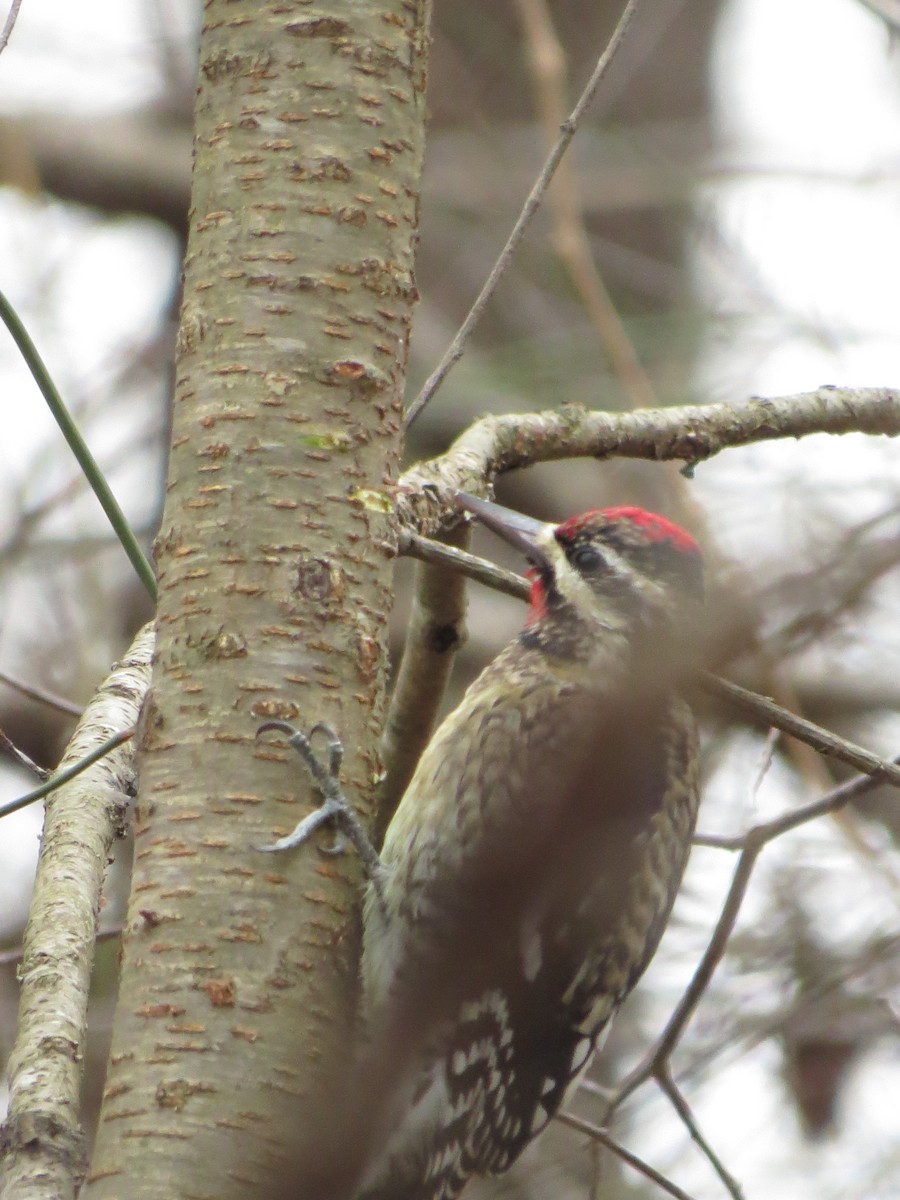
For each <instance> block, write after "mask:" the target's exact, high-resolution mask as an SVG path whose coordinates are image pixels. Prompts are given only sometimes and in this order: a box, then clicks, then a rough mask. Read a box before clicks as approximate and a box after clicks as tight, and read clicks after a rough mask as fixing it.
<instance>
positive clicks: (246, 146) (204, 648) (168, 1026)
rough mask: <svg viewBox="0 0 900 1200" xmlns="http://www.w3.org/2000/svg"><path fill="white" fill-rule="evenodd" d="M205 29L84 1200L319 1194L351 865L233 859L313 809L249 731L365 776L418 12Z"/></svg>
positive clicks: (277, 753) (397, 1)
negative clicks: (172, 377) (148, 646)
mask: <svg viewBox="0 0 900 1200" xmlns="http://www.w3.org/2000/svg"><path fill="white" fill-rule="evenodd" d="M205 14H206V20H205V27H204V30H203V35H202V42H201V62H200V87H199V93H198V101H197V114H196V140H195V167H194V181H193V191H192V210H191V227H190V235H189V242H188V252H187V258H186V264H185V300H184V309H183V312H182V317H181V327H180V340H179V353H178V363H177V382H176V395H175V411H174V423H173V442H172V452H171V462H170V472H169V482H168V494H167V502H166V508H165V513H164V517H163V522H162V528H161V532H160V536H159V539H158V543H157V560H158V568H159V579H160V606H159V619H158V643H157V660H156V664H155V671H154V677H153V684H152V690H151V696H150V700H149V705H148V710H147V714H146V720H145V728H144V736H143V742H142V748H141V762H140V780H141V783H140V801H139V810H138V824H137V838H136V857H135V874H134V883H133V891H132V899H131V904H130V909H129V915H128V926H127V938H126V944H125V956H124V962H123V969H122V981H121V991H120V997H119V1006H118V1012H117V1016H116V1025H115V1032H114V1039H113V1050H112V1056H111V1060H110V1068H109V1076H108V1080H107V1087H106V1094H105V1102H104V1108H103V1112H102V1114H101V1123H100V1131H99V1135H98V1145H97V1150H96V1154H95V1157H94V1162H93V1167H92V1172H91V1185H90V1188H89V1194H90V1195H91V1196H92V1197H104V1198H106V1197H112V1196H117V1197H118V1196H121V1197H124V1196H128V1197H131V1198H134V1197H141V1196H151V1195H152V1196H153V1197H158V1196H160V1195H172V1196H212V1195H215V1196H217V1197H229V1196H232V1197H238V1196H240V1197H241V1198H242V1200H243V1198H246V1197H248V1196H253V1195H263V1194H266V1195H271V1194H273V1191H274V1190H275V1189H276V1188H277V1186H278V1181H279V1178H280V1175H281V1172H282V1171H283V1169H284V1166H285V1163H286V1162H287V1161H290V1163H291V1171H292V1173H294V1178H293V1180H292V1188H293V1189H295V1193H294V1194H296V1195H310V1196H312V1195H315V1194H319V1193H318V1189H319V1186H320V1182H321V1180H320V1176H319V1175H318V1174H317V1172H318V1171H319V1169H320V1168H321V1165H322V1164H321V1162H319V1161H316V1160H317V1157H318V1155H319V1152H320V1151H321V1152H323V1153H324V1152H326V1151H327V1148H328V1137H327V1134H326V1130H327V1129H328V1128H329V1119H331V1122H332V1125H331V1127H334V1119H335V1106H336V1105H337V1103H338V1097H339V1094H340V1086H339V1085H340V1081H341V1064H342V1063H343V1062H345V1061H346V1053H347V1050H348V1043H349V1037H348V1033H349V1028H350V1024H351V1018H352V1011H353V1003H354V989H355V977H356V975H355V973H356V961H357V944H356V941H357V939H356V936H355V931H356V919H355V907H356V900H357V896H358V892H359V883H360V880H359V866H358V863H357V861H356V859H355V857H354V856H352V855H345V856H343V857H340V858H327V857H323V856H321V855H319V854H317V853H316V852H315V850H313V849H311V848H305V849H304V850H303V851H300V852H298V853H296V854H293V855H290V856H285V857H283V858H276V859H273V858H271V857H269V856H266V855H263V854H261V853H259V852H258V851H256V850H255V849H254V848H253V847H254V846H255V845H259V844H261V843H267V842H271V841H272V840H273V836H277V835H278V834H281V833H284V832H286V831H287V830H289V829H290V828H291V827H292V826H293V825H294V823H295V821H296V820H297V819H298V818H299V816H300V815H302V813H303V812H304V811H305V810H306V809H307V808H308V807H309V806H310V805H311V804H312V803H314V802H315V801H316V799H317V798H316V797H315V796H314V795H313V793H312V790H311V788H310V785H309V782H308V780H307V779H306V777H305V775H304V772H303V771H302V770H301V768H300V766H299V763H298V762H296V761H295V758H294V756H293V755H292V754H291V753H290V752H288V751H287V750H286V749H285V748H284V745H283V743H279V742H278V741H277V739H276V740H275V742H274V743H273V741H272V740H271V739H270V738H267V739H265V740H264V741H261V742H260V743H258V744H257V743H255V741H254V734H255V730H256V727H257V725H258V724H259V722H260V721H262V720H266V719H269V718H280V719H284V720H288V721H293V722H295V723H297V724H298V725H300V726H303V727H305V728H307V729H308V728H309V727H310V726H312V725H313V724H314V723H316V722H317V721H327V722H329V723H330V724H331V725H333V726H334V728H335V729H336V730H338V731H339V733H340V735H341V737H342V739H343V740H344V743H345V745H346V748H347V754H346V758H345V767H344V772H343V781H344V786H345V789H346V791H347V793H348V795H349V796H350V797H351V799H352V800H353V801H354V802H358V803H359V806H360V809H361V810H362V811H364V812H367V811H368V810H369V807H370V804H371V796H372V792H373V786H374V783H375V782H376V780H377V777H378V776H379V773H380V764H379V761H378V757H377V750H376V746H377V739H378V734H379V732H380V726H381V723H382V720H383V698H384V682H385V674H386V670H385V668H386V661H385V626H386V618H387V613H388V608H389V604H390V596H391V558H392V553H393V544H394V537H395V531H394V529H393V504H392V499H391V489H392V484H393V482H394V480H395V477H396V471H397V466H398V463H399V456H400V411H401V398H402V382H403V370H404V366H405V360H406V346H407V338H408V332H409V324H410V318H411V309H412V303H413V300H414V298H415V285H414V279H413V269H412V247H413V240H414V235H415V230H416V223H417V208H418V193H419V179H420V171H421V162H422V142H423V125H424V79H425V57H426V23H427V3H426V2H425V0H388V2H387V3H378V4H373V3H371V2H368V0H367V2H363V0H357V2H355V3H346V4H342V5H341V6H339V9H336V8H334V6H332V7H331V9H330V11H328V12H326V11H325V9H324V8H314V7H313V6H311V5H310V4H308V3H302V2H300V0H296V2H292V3H287V2H286V3H282V4H277V5H259V4H258V3H256V0H236V2H235V0H231V2H229V0H209V2H208V3H207V5H206V9H205ZM298 1147H299V1148H298ZM305 1151H308V1153H307V1152H305ZM326 1157H327V1154H326ZM304 1173H306V1175H307V1176H308V1177H306V1178H304Z"/></svg>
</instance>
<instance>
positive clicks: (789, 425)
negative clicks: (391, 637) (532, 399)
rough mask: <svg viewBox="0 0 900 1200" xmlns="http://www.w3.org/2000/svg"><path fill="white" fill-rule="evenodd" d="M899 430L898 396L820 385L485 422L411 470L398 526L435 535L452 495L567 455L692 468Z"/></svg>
mask: <svg viewBox="0 0 900 1200" xmlns="http://www.w3.org/2000/svg"><path fill="white" fill-rule="evenodd" d="M854 432H859V433H869V434H883V435H885V436H887V437H896V436H897V435H898V434H900V390H897V389H893V388H837V387H820V388H818V389H817V390H816V391H814V392H803V393H799V394H797V395H794V396H778V397H774V398H772V399H763V398H759V397H757V398H756V399H752V400H748V401H746V402H745V403H743V404H739V405H733V404H705V405H703V404H698V405H689V406H685V407H682V408H662V409H640V410H638V411H636V412H627V413H611V412H597V411H594V410H592V409H591V410H589V409H585V408H579V407H577V406H574V405H564V406H563V407H561V408H559V409H554V410H552V411H550V412H542V413H511V414H507V415H505V416H492V417H484V418H483V419H482V420H480V421H476V422H475V424H474V425H471V426H470V427H469V428H468V429H467V430H466V431H465V432H464V433H463V434H462V435H461V436H460V437H459V438H457V440H456V441H455V442H454V443H453V445H452V446H451V447H450V449H449V450H448V451H447V452H446V454H442V455H440V456H439V457H438V458H433V459H430V460H429V461H427V462H424V463H419V464H418V465H416V466H414V467H412V468H411V469H410V470H409V471H407V472H406V473H405V474H404V475H403V477H402V479H401V482H400V485H399V487H398V496H397V508H398V515H399V517H400V520H401V522H402V523H403V524H404V525H406V526H408V527H409V528H410V529H414V530H416V531H417V532H418V533H423V534H426V535H427V534H433V533H434V532H435V530H437V529H439V528H441V527H442V526H444V525H445V524H446V523H447V514H448V513H449V512H451V511H454V513H455V510H453V508H452V504H451V493H452V492H454V491H456V490H461V491H464V492H465V491H468V492H473V493H475V494H477V495H483V494H484V493H485V490H486V489H487V488H489V487H490V486H491V485H492V484H493V481H494V479H495V477H496V476H497V475H500V474H503V473H504V472H506V471H512V470H516V469H517V468H520V467H530V466H533V465H534V464H535V463H539V462H554V461H558V460H560V459H567V458H601V459H603V458H610V457H612V456H614V455H615V456H618V457H625V458H641V459H649V460H650V461H653V462H663V461H669V460H678V459H680V460H681V461H683V462H685V463H687V464H689V465H693V464H696V463H699V462H702V461H704V460H705V459H708V458H712V457H713V456H714V455H716V454H718V453H719V452H720V451H722V450H725V449H727V448H729V447H731V446H745V445H748V444H750V443H752V442H763V441H772V440H775V439H778V438H798V437H805V436H806V435H808V434H811V433H854Z"/></svg>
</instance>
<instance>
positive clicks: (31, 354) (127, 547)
mask: <svg viewBox="0 0 900 1200" xmlns="http://www.w3.org/2000/svg"><path fill="white" fill-rule="evenodd" d="M0 319H2V320H3V323H4V324H5V325H6V328H7V329H8V330H9V332H10V333H11V334H12V336H13V341H14V342H15V343H16V345H17V346H18V347H19V351H20V353H21V355H22V357H23V358H24V359H25V362H26V363H27V364H28V369H29V370H30V371H31V374H32V375H33V376H34V381H35V383H36V384H37V385H38V387H39V388H40V389H41V393H42V395H43V397H44V399H45V400H46V401H47V406H48V408H49V409H50V411H51V413H52V414H53V416H54V419H55V420H56V423H57V425H58V426H59V428H60V430H61V431H62V435H63V437H64V438H65V439H66V441H67V442H68V443H69V448H70V449H71V451H72V453H73V454H74V455H75V458H76V460H77V461H78V465H79V466H80V467H81V469H82V471H83V472H84V475H85V478H86V479H87V481H88V483H89V484H90V485H91V487H92V488H93V491H94V495H95V496H96V497H97V499H98V500H99V501H100V505H101V507H102V508H103V511H104V512H105V513H106V515H107V517H108V518H109V523H110V524H111V525H112V527H113V529H114V530H115V533H116V537H117V538H118V539H119V541H120V542H121V543H122V548H123V549H124V551H125V553H126V554H127V555H128V557H129V558H130V559H131V565H132V566H133V567H134V569H135V571H137V573H138V577H139V578H140V581H141V583H143V585H144V587H145V588H146V589H147V591H148V592H149V594H150V597H151V599H153V600H155V599H156V576H155V575H154V573H153V567H152V566H151V565H150V560H149V559H148V558H147V556H146V554H145V553H144V551H143V550H142V549H141V547H140V545H139V544H138V540H137V538H136V537H135V536H134V533H133V532H132V529H131V526H130V525H129V524H128V522H127V521H126V520H125V514H124V513H123V512H122V510H121V508H119V504H118V501H117V500H116V498H115V496H114V495H113V494H112V492H111V491H110V488H109V484H108V483H107V482H106V480H105V479H104V477H103V472H102V471H101V470H100V468H99V466H98V465H97V462H96V460H95V459H94V456H93V455H92V454H91V452H90V450H88V448H87V445H86V443H85V441H84V439H83V438H82V436H81V434H80V433H79V432H78V427H77V426H76V424H75V422H74V421H73V420H72V417H71V416H70V414H69V412H68V410H67V408H66V406H65V404H63V401H62V397H61V396H60V394H59V392H58V391H57V390H56V386H55V384H54V383H53V380H52V379H51V378H50V373H49V372H48V370H47V368H46V366H45V365H44V362H43V359H42V358H41V356H40V354H38V352H37V349H36V348H35V345H34V342H32V340H31V338H30V337H29V336H28V333H27V331H26V329H25V326H24V325H23V324H22V322H21V321H20V320H19V317H18V314H17V313H16V311H15V309H13V307H12V305H11V304H10V303H9V301H8V300H7V298H6V297H5V296H4V294H3V292H0Z"/></svg>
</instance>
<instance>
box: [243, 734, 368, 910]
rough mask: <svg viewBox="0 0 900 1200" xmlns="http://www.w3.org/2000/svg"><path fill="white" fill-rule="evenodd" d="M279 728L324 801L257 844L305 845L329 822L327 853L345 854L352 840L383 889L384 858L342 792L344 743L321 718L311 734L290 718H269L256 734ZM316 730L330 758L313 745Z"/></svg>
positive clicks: (272, 848)
mask: <svg viewBox="0 0 900 1200" xmlns="http://www.w3.org/2000/svg"><path fill="white" fill-rule="evenodd" d="M273 729H274V730H277V731H278V732H279V733H284V734H286V735H287V739H288V744H289V745H291V746H293V748H294V749H295V750H296V751H297V752H298V753H299V755H300V757H301V758H302V759H303V762H304V764H305V765H306V769H307V770H308V771H309V773H310V775H311V776H312V780H313V782H314V783H315V785H316V787H317V788H318V789H319V791H320V792H321V793H322V803H321V804H320V805H319V807H318V808H317V809H316V810H315V812H311V813H310V814H309V815H308V816H306V817H304V818H303V820H302V821H300V822H298V824H297V825H296V826H295V827H294V829H292V830H291V832H290V833H289V834H287V835H286V836H285V837H282V838H279V839H278V840H277V841H275V842H272V843H271V844H270V845H267V846H257V847H256V849H257V850H261V851H263V852H264V853H266V854H276V853H279V852H280V851H282V850H293V849H294V847H295V846H302V845H303V843H304V842H306V841H309V839H310V837H311V836H312V835H313V834H314V833H315V832H316V830H317V829H320V828H321V827H322V826H323V825H326V824H330V825H331V826H332V827H333V828H334V829H335V830H336V831H337V837H336V839H335V842H334V844H333V845H331V846H327V847H324V846H323V847H322V852H323V853H325V854H342V853H343V852H344V849H345V847H346V843H347V842H350V843H351V845H352V846H353V847H354V848H355V850H356V852H357V854H358V855H359V857H360V858H361V859H362V863H363V866H364V867H365V870H366V874H367V875H368V877H369V879H370V880H371V882H372V883H373V885H374V887H375V889H376V891H379V893H380V887H379V882H380V874H381V862H380V860H379V858H378V852H377V850H376V849H375V847H374V846H373V845H372V843H371V841H370V840H369V836H368V834H367V833H366V831H365V829H363V827H362V824H361V822H360V820H359V817H357V815H356V813H355V812H354V811H353V809H352V808H351V807H350V803H349V801H348V800H347V798H346V796H345V795H344V793H343V790H342V788H341V782H340V771H341V763H342V762H343V758H344V747H343V744H342V742H341V740H340V738H339V737H338V736H337V734H336V733H335V732H334V730H333V729H332V728H331V727H330V726H329V725H325V724H323V723H322V722H321V721H320V722H319V723H318V724H316V725H314V726H313V727H312V729H311V730H310V731H309V734H305V733H303V732H302V731H301V730H299V729H296V728H295V727H294V726H293V725H289V724H288V723H287V721H266V722H265V724H263V725H260V727H259V729H257V731H256V736H257V737H259V735H260V734H261V733H266V732H268V731H270V730H273ZM316 734H322V736H323V737H324V738H325V739H326V742H327V745H328V759H327V762H325V761H322V760H321V759H319V757H318V755H317V754H316V752H315V751H314V750H313V747H312V739H313V738H314V737H315V736H316Z"/></svg>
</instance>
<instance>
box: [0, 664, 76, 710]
mask: <svg viewBox="0 0 900 1200" xmlns="http://www.w3.org/2000/svg"><path fill="white" fill-rule="evenodd" d="M0 683H5V684H6V686H7V687H9V688H12V689H13V691H16V692H20V693H21V694H22V695H23V696H27V697H28V698H29V700H37V701H38V702H39V703H40V704H46V705H47V706H48V707H49V708H55V709H57V710H58V711H59V712H62V713H65V714H66V716H69V717H80V716H81V713H82V708H81V705H80V704H73V703H72V701H71V700H66V699H65V698H64V697H63V696H57V695H56V694H55V693H54V692H48V691H47V689H46V688H39V687H35V686H34V684H32V683H25V681H24V680H22V679H17V678H16V676H15V675H10V674H9V672H8V671H0Z"/></svg>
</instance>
